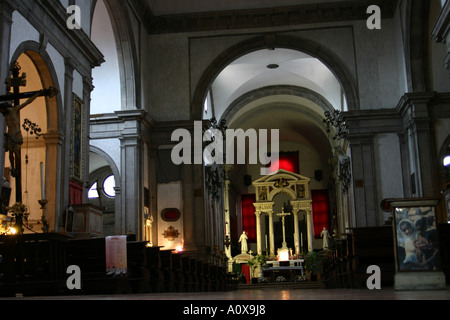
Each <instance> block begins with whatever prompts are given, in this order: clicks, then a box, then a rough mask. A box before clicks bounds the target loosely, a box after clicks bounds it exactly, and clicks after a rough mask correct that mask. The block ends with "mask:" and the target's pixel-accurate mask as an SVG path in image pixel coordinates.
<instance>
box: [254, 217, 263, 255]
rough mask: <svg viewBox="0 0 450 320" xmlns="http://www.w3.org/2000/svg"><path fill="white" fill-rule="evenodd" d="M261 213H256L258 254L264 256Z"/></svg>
mask: <svg viewBox="0 0 450 320" xmlns="http://www.w3.org/2000/svg"><path fill="white" fill-rule="evenodd" d="M261 214H262V212H261V211H256V212H255V216H256V252H257V254H258V255H260V254H262V248H261Z"/></svg>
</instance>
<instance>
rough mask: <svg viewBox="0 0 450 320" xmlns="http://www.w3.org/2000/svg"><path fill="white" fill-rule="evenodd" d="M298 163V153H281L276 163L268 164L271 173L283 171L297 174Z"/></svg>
mask: <svg viewBox="0 0 450 320" xmlns="http://www.w3.org/2000/svg"><path fill="white" fill-rule="evenodd" d="M298 163H299V158H298V152H289V153H286V154H283V153H281V154H280V155H279V157H278V162H277V163H271V164H270V172H271V173H272V172H275V171H277V170H279V169H283V170H286V171H290V172H293V173H299V171H300V169H299V164H298Z"/></svg>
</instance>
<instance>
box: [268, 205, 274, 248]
mask: <svg viewBox="0 0 450 320" xmlns="http://www.w3.org/2000/svg"><path fill="white" fill-rule="evenodd" d="M267 214H268V215H269V248H270V251H269V252H270V256H275V235H274V232H273V210H269V211H268V212H267Z"/></svg>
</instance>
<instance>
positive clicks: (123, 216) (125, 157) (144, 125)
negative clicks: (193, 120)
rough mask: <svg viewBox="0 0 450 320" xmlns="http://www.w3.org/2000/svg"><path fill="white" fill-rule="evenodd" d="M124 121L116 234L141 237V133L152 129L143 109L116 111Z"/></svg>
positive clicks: (142, 184) (142, 189)
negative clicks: (119, 200)
mask: <svg viewBox="0 0 450 320" xmlns="http://www.w3.org/2000/svg"><path fill="white" fill-rule="evenodd" d="M115 113H116V115H117V116H118V117H119V119H120V120H121V121H122V122H123V126H122V131H121V133H120V138H119V140H120V148H121V161H120V163H121V170H120V172H121V179H122V180H121V187H122V188H121V192H120V196H121V207H120V210H117V211H116V233H117V234H128V233H132V234H135V235H136V237H137V239H138V240H140V239H142V237H143V226H144V225H145V221H144V197H143V193H144V177H143V175H142V172H143V171H144V170H143V165H144V151H143V150H144V147H143V144H144V136H143V133H145V132H147V131H148V130H151V128H152V120H151V119H150V118H149V116H148V114H147V113H146V112H145V111H142V110H130V111H116V112H115Z"/></svg>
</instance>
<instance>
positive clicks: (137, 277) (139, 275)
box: [127, 241, 150, 293]
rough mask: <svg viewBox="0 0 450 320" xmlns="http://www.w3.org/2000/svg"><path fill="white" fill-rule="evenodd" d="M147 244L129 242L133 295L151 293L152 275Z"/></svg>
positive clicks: (129, 272) (128, 257) (128, 263)
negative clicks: (147, 256) (148, 261)
mask: <svg viewBox="0 0 450 320" xmlns="http://www.w3.org/2000/svg"><path fill="white" fill-rule="evenodd" d="M146 248H147V242H144V241H128V242H127V268H128V281H129V283H130V286H131V291H132V292H133V293H144V292H150V273H149V270H148V266H147V259H146Z"/></svg>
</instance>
